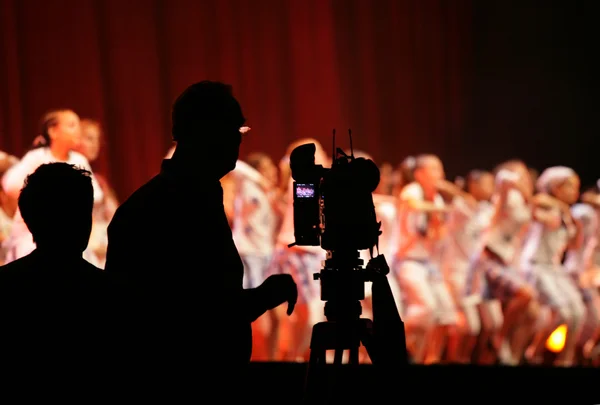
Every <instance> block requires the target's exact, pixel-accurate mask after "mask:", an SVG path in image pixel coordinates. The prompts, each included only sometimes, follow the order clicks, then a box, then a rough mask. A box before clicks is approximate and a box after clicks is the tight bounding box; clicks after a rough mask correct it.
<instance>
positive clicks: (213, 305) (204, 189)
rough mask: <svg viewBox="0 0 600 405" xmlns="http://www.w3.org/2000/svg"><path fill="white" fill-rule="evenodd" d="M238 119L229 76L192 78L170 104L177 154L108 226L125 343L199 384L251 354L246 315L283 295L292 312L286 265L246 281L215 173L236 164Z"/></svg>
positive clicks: (232, 373) (207, 384)
mask: <svg viewBox="0 0 600 405" xmlns="http://www.w3.org/2000/svg"><path fill="white" fill-rule="evenodd" d="M244 121H245V119H244V116H243V115H242V111H241V108H240V106H239V104H238V102H237V100H236V99H235V98H234V97H233V95H232V92H231V88H230V87H229V86H227V85H224V84H222V83H215V82H207V81H206V82H201V83H197V84H194V85H192V86H190V87H189V88H188V89H187V90H185V92H183V94H181V96H180V97H179V98H178V99H177V100H176V101H175V104H174V106H173V110H172V124H173V127H172V133H173V138H174V140H175V141H176V142H177V148H176V150H175V152H174V154H173V157H172V158H171V159H165V160H164V161H163V163H162V170H161V172H160V174H158V175H157V176H156V177H154V178H153V179H152V180H150V181H149V182H148V183H147V184H145V185H144V186H142V187H141V188H140V189H138V190H137V191H136V192H135V193H134V194H133V195H132V196H131V197H130V198H129V199H128V200H127V201H125V202H124V203H123V204H122V205H121V207H120V208H119V209H118V210H117V212H116V214H115V216H114V218H113V220H112V222H111V224H110V226H109V228H108V240H109V243H108V253H107V262H106V272H108V273H110V274H113V275H115V276H119V277H120V278H121V279H122V281H123V282H124V283H125V285H126V286H127V287H128V288H129V291H130V305H131V307H130V308H131V309H132V310H133V314H131V316H130V318H129V319H130V320H131V322H129V326H130V327H129V331H130V333H131V332H132V331H133V333H132V335H131V337H132V338H133V339H134V341H133V342H132V343H131V344H130V348H131V350H133V351H135V352H136V354H137V356H147V357H148V360H149V361H150V362H152V363H153V364H156V365H157V370H158V371H160V370H163V371H165V372H166V373H167V374H170V375H172V374H173V373H177V372H178V371H180V372H182V373H185V374H187V373H198V372H200V373H201V374H202V379H201V380H199V381H198V383H199V384H202V390H203V392H204V393H206V390H207V389H208V390H211V389H212V390H213V391H214V390H217V388H216V387H217V385H213V382H216V381H220V380H222V379H223V377H224V375H226V376H227V378H228V379H233V380H235V379H236V378H237V377H238V376H239V375H238V374H236V373H237V371H239V370H243V366H244V365H245V364H247V363H248V361H249V359H250V353H251V345H252V341H251V328H250V324H251V322H253V321H254V320H255V319H257V318H258V317H259V316H260V315H261V314H263V313H264V312H265V311H267V310H269V309H272V308H274V307H276V306H278V305H280V304H282V303H284V302H286V301H287V302H288V313H289V314H291V312H292V310H293V308H294V305H295V302H296V296H297V291H296V285H295V283H294V281H293V279H292V278H291V276H289V275H278V276H271V277H270V278H268V279H267V280H266V281H265V282H264V283H263V284H262V285H261V286H259V287H257V288H255V289H247V290H243V289H242V277H243V265H242V261H241V259H240V256H239V255H238V252H237V249H236V247H235V245H234V242H233V239H232V235H231V229H230V228H229V225H228V222H227V218H226V216H225V212H224V208H223V190H222V188H221V185H220V182H219V180H220V179H221V178H222V177H223V176H224V175H225V174H227V173H228V172H230V171H231V170H233V169H234V168H235V164H236V161H237V159H238V155H239V147H240V143H241V140H242V134H241V132H240V128H241V127H242V125H243V124H244ZM141 360H142V361H143V358H142V359H141ZM202 381H204V383H202ZM221 389H222V388H218V390H221ZM223 393H225V394H227V392H223ZM229 393H230V394H235V388H233V387H232V388H229ZM203 395H204V394H203Z"/></svg>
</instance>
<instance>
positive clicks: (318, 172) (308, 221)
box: [290, 130, 389, 320]
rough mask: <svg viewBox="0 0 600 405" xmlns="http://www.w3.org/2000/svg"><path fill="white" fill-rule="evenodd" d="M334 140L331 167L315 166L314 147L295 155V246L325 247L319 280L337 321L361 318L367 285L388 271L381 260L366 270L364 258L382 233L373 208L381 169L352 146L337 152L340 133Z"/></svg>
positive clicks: (299, 149) (303, 147) (307, 146)
mask: <svg viewBox="0 0 600 405" xmlns="http://www.w3.org/2000/svg"><path fill="white" fill-rule="evenodd" d="M348 133H349V136H350V144H352V133H351V131H348ZM333 135H334V138H333V139H334V157H333V162H332V165H331V168H324V167H323V166H322V165H317V164H315V152H316V146H315V144H313V143H310V144H305V145H301V146H298V147H297V148H296V149H294V150H293V151H292V153H291V155H290V168H291V171H292V178H293V179H294V184H293V187H294V236H295V239H296V241H295V242H294V243H293V244H291V245H290V247H292V246H294V245H299V246H321V248H322V249H324V250H326V251H327V259H326V260H325V265H324V268H323V269H321V271H320V272H319V273H316V274H314V279H315V280H320V282H321V300H322V301H327V304H326V306H325V315H326V316H327V318H328V319H332V320H333V319H340V318H353V317H358V316H360V313H361V312H362V310H361V307H360V303H359V302H358V301H359V300H363V299H364V297H365V293H364V283H365V281H373V271H376V272H378V273H382V274H384V275H385V274H387V273H388V272H389V267H388V266H387V263H386V262H385V258H384V257H383V256H382V255H380V256H378V257H376V258H374V259H371V260H370V261H369V264H368V265H367V268H366V269H365V268H363V267H362V265H363V260H362V259H361V258H360V253H359V250H365V249H369V250H370V252H371V254H372V252H373V248H374V247H375V246H377V244H378V240H379V235H380V234H381V230H380V228H381V223H380V222H377V216H376V213H375V205H374V203H373V192H374V191H375V189H376V188H377V186H378V184H379V180H380V175H379V168H378V167H377V165H376V164H375V163H374V162H373V161H372V160H370V159H365V158H355V157H354V154H353V151H352V147H351V148H350V149H351V150H350V155H348V154H346V153H345V152H344V151H343V150H341V149H340V148H337V149H336V147H335V130H334V133H333Z"/></svg>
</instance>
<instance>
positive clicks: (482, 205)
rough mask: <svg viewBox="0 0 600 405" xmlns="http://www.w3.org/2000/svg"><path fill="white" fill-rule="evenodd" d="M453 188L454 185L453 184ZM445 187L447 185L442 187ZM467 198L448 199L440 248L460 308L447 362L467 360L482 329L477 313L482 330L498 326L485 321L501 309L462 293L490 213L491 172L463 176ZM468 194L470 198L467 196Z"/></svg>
mask: <svg viewBox="0 0 600 405" xmlns="http://www.w3.org/2000/svg"><path fill="white" fill-rule="evenodd" d="M455 187H457V186H455ZM446 188H448V187H446ZM466 189H467V192H468V197H466V198H465V197H464V196H463V195H462V192H461V190H460V189H459V190H457V191H456V192H455V193H453V194H454V195H455V197H454V199H453V200H452V212H451V214H450V219H449V225H448V227H449V229H450V235H449V238H448V241H447V242H448V243H447V245H446V246H445V249H444V256H443V257H444V260H443V270H444V275H445V278H446V281H447V282H448V286H449V288H450V291H451V293H452V296H453V298H454V302H455V304H456V306H457V308H459V309H460V314H461V318H462V319H461V322H460V329H459V331H458V332H457V334H456V335H454V339H453V340H452V341H451V342H450V343H449V350H448V352H449V353H448V354H449V360H450V362H458V363H469V362H470V361H471V355H472V353H473V349H474V348H475V344H476V342H477V337H478V336H479V334H480V332H481V328H482V324H481V317H482V316H480V312H485V315H483V314H482V315H483V318H484V319H486V321H488V322H486V323H485V324H484V325H483V327H485V328H486V329H488V330H490V332H491V330H492V329H494V328H495V329H499V327H500V325H494V324H493V323H492V322H490V321H489V320H494V319H495V320H497V319H502V308H501V307H500V305H499V304H498V303H497V302H486V303H482V302H481V299H480V297H478V296H473V295H469V296H468V295H466V294H465V290H466V281H467V276H468V274H469V268H470V266H471V260H472V258H473V257H474V256H475V255H476V254H477V253H478V252H479V249H480V248H481V237H482V234H483V232H484V230H485V229H487V228H488V227H489V225H490V222H491V219H492V216H493V214H494V206H493V204H492V203H491V201H490V200H491V198H492V195H493V193H494V175H493V174H492V173H490V172H486V171H481V170H473V171H471V172H470V173H469V175H468V176H467V178H466ZM469 197H470V198H469Z"/></svg>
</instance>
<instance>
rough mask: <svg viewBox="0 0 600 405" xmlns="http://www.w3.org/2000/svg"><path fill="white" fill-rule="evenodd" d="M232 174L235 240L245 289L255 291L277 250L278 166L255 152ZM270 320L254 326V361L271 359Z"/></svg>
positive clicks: (262, 320)
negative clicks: (276, 197)
mask: <svg viewBox="0 0 600 405" xmlns="http://www.w3.org/2000/svg"><path fill="white" fill-rule="evenodd" d="M246 160H247V162H243V161H239V160H238V162H237V164H236V167H235V169H234V170H233V171H232V172H231V173H233V177H234V180H235V197H234V198H235V201H234V204H233V206H234V207H233V210H234V212H233V226H232V233H233V240H234V242H235V245H236V247H237V249H238V252H239V253H240V257H241V259H242V262H243V265H244V279H243V285H244V288H255V287H257V286H259V285H260V284H261V283H262V282H263V281H264V280H265V279H266V278H267V275H268V274H267V270H268V268H269V265H270V263H271V259H272V257H273V250H274V249H275V237H276V233H275V231H276V226H277V222H278V218H277V217H276V213H275V210H274V209H273V205H272V204H273V197H274V190H275V186H276V185H277V167H276V166H275V164H274V163H273V161H272V160H271V158H270V157H269V156H268V155H266V154H264V153H259V152H257V153H252V154H250V155H249V156H248V158H247V159H246ZM270 329H271V325H270V318H269V316H262V317H260V318H259V319H257V320H256V321H255V322H254V323H253V324H252V331H253V332H252V340H253V347H254V350H253V351H252V359H253V360H263V361H264V360H268V359H269V344H270V340H269V335H270Z"/></svg>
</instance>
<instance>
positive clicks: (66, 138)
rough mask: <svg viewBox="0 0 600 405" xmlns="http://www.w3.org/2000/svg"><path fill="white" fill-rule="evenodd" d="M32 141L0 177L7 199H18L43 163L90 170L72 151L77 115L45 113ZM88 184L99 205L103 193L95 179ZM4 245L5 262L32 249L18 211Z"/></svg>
mask: <svg viewBox="0 0 600 405" xmlns="http://www.w3.org/2000/svg"><path fill="white" fill-rule="evenodd" d="M36 142H37V144H38V146H37V147H35V148H34V149H32V150H30V151H29V152H27V153H26V154H25V156H23V159H21V161H20V162H19V163H17V164H15V165H14V166H12V167H11V168H10V169H9V170H8V171H7V172H6V173H5V175H4V177H3V178H2V186H3V188H4V190H5V191H6V193H7V194H8V195H9V197H11V198H17V199H18V196H19V194H20V192H21V188H22V187H23V182H24V181H25V178H26V177H27V176H28V175H29V174H31V173H33V172H34V171H35V170H36V169H37V168H38V167H39V166H41V165H42V164H44V163H51V162H65V163H69V164H72V165H75V166H78V167H80V168H82V169H85V170H88V171H90V172H91V171H92V169H91V167H90V164H89V162H88V160H87V159H86V158H85V157H84V156H83V155H82V154H80V153H78V152H75V151H74V150H75V149H76V148H77V147H78V146H79V143H80V142H81V126H80V121H79V116H78V115H77V114H75V113H74V112H73V111H71V110H68V109H64V110H52V111H50V112H48V113H46V114H45V115H44V116H43V117H42V121H41V133H40V135H39V136H38V137H37V138H36ZM92 184H93V186H94V201H95V202H96V203H100V202H101V201H102V200H103V198H104V194H103V192H102V189H101V188H100V186H99V184H98V182H97V181H96V179H95V177H92ZM49 214H50V215H51V213H49ZM6 243H7V245H6V247H7V249H8V251H7V257H6V263H9V262H11V261H13V260H16V259H19V258H21V257H23V256H25V255H27V254H29V253H31V252H32V251H33V250H34V249H35V242H34V241H33V238H32V236H31V233H30V232H29V229H27V225H25V222H24V221H23V218H22V217H21V213H20V211H19V210H17V212H16V214H15V218H14V223H13V227H12V230H11V234H10V236H9V238H8V240H7V241H6Z"/></svg>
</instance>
